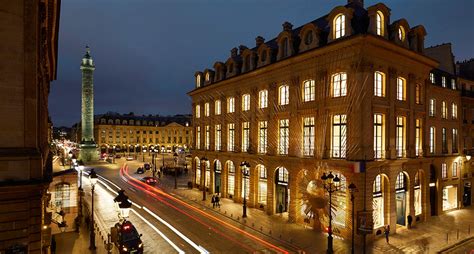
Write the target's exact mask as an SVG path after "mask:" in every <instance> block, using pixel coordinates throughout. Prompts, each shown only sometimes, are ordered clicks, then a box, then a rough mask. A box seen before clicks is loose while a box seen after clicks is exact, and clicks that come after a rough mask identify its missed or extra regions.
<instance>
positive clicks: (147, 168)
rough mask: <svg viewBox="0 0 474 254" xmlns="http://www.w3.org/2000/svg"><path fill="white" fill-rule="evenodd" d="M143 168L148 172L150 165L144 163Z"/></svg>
mask: <svg viewBox="0 0 474 254" xmlns="http://www.w3.org/2000/svg"><path fill="white" fill-rule="evenodd" d="M143 167H144V168H145V169H146V170H150V168H151V166H150V164H148V163H145V164H144V165H143Z"/></svg>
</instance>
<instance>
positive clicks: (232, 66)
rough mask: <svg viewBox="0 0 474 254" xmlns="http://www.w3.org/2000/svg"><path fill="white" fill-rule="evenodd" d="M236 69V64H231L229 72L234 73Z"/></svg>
mask: <svg viewBox="0 0 474 254" xmlns="http://www.w3.org/2000/svg"><path fill="white" fill-rule="evenodd" d="M233 71H234V64H230V65H229V73H232V72H233Z"/></svg>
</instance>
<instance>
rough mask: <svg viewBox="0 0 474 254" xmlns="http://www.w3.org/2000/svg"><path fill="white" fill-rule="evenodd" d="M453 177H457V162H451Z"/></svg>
mask: <svg viewBox="0 0 474 254" xmlns="http://www.w3.org/2000/svg"><path fill="white" fill-rule="evenodd" d="M452 171H453V172H452V173H453V175H452V176H451V177H458V163H457V162H453V170H452Z"/></svg>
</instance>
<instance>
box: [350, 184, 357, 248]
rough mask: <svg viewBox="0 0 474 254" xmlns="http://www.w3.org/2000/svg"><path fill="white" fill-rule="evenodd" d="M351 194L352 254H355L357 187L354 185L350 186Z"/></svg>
mask: <svg viewBox="0 0 474 254" xmlns="http://www.w3.org/2000/svg"><path fill="white" fill-rule="evenodd" d="M348 188H349V192H350V193H351V203H352V242H351V253H352V254H354V251H355V248H354V235H355V230H354V224H355V223H354V222H355V216H354V214H355V211H354V203H355V202H354V192H357V187H356V186H355V184H354V183H351V184H349V187H348Z"/></svg>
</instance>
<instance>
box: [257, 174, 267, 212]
mask: <svg viewBox="0 0 474 254" xmlns="http://www.w3.org/2000/svg"><path fill="white" fill-rule="evenodd" d="M257 172H258V174H259V177H258V203H259V204H262V205H266V204H267V169H266V168H265V166H263V165H258V166H257Z"/></svg>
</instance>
